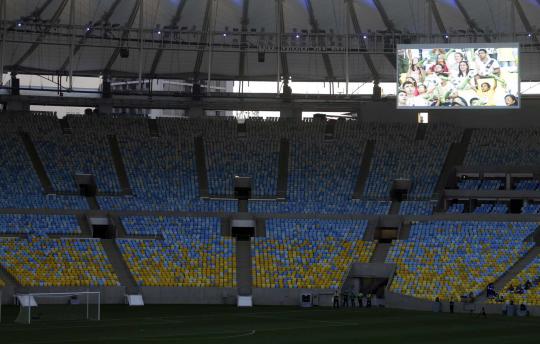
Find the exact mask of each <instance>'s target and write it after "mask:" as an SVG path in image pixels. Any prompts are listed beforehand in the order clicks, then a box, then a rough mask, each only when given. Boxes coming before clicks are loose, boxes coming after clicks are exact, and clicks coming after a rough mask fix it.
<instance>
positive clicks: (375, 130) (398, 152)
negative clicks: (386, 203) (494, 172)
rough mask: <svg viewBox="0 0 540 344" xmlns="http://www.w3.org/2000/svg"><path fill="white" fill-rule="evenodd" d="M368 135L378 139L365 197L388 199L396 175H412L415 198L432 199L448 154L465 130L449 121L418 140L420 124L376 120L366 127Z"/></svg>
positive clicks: (397, 177)
mask: <svg viewBox="0 0 540 344" xmlns="http://www.w3.org/2000/svg"><path fill="white" fill-rule="evenodd" d="M366 129H367V130H366V131H367V135H368V137H367V138H368V139H373V140H376V146H375V151H374V156H373V159H372V162H371V169H370V172H369V176H368V180H367V184H366V187H365V189H364V197H365V198H368V199H388V198H389V197H390V188H391V185H392V181H393V180H395V179H400V178H405V179H410V180H411V182H412V188H411V190H410V191H409V193H408V197H409V199H411V200H422V199H424V200H425V199H429V198H431V196H432V195H433V193H434V191H435V186H436V184H437V181H438V178H439V175H440V173H441V170H442V167H443V164H444V161H445V158H446V155H447V153H448V150H449V148H450V145H451V143H452V142H456V141H458V140H459V139H460V137H461V130H460V129H458V128H456V127H453V126H449V125H436V126H433V127H432V128H430V130H428V131H427V133H426V137H425V138H424V139H423V140H415V138H414V133H415V130H416V126H412V125H387V126H385V125H381V124H372V125H371V126H369V127H367V128H366Z"/></svg>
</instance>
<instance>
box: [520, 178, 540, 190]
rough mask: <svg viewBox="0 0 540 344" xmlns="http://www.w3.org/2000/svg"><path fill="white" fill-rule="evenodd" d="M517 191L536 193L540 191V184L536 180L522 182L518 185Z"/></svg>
mask: <svg viewBox="0 0 540 344" xmlns="http://www.w3.org/2000/svg"><path fill="white" fill-rule="evenodd" d="M516 190H524V191H535V190H540V182H539V181H538V180H534V179H527V180H520V181H519V182H517V183H516Z"/></svg>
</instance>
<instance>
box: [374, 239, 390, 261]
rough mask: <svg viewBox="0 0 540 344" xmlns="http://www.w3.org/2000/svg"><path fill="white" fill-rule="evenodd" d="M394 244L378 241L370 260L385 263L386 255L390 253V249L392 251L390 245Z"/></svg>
mask: <svg viewBox="0 0 540 344" xmlns="http://www.w3.org/2000/svg"><path fill="white" fill-rule="evenodd" d="M391 246H392V244H391V243H380V242H378V243H377V246H375V250H374V251H373V254H372V255H371V258H370V260H369V262H370V263H384V262H385V261H386V256H387V255H388V251H390V247H391Z"/></svg>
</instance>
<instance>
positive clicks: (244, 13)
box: [238, 0, 249, 80]
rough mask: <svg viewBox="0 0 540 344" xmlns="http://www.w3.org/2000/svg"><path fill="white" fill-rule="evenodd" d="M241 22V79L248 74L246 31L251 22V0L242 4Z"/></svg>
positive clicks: (239, 68)
mask: <svg viewBox="0 0 540 344" xmlns="http://www.w3.org/2000/svg"><path fill="white" fill-rule="evenodd" d="M240 24H241V25H242V36H241V37H240V61H239V62H238V74H239V79H240V80H244V76H245V75H246V70H245V69H246V52H245V49H246V45H247V44H248V42H247V35H246V32H247V30H248V24H249V0H244V2H243V4H242V19H241V21H240Z"/></svg>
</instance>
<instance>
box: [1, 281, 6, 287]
mask: <svg viewBox="0 0 540 344" xmlns="http://www.w3.org/2000/svg"><path fill="white" fill-rule="evenodd" d="M5 286H6V283H5V282H4V281H3V280H2V279H0V288H3V287H5Z"/></svg>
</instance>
